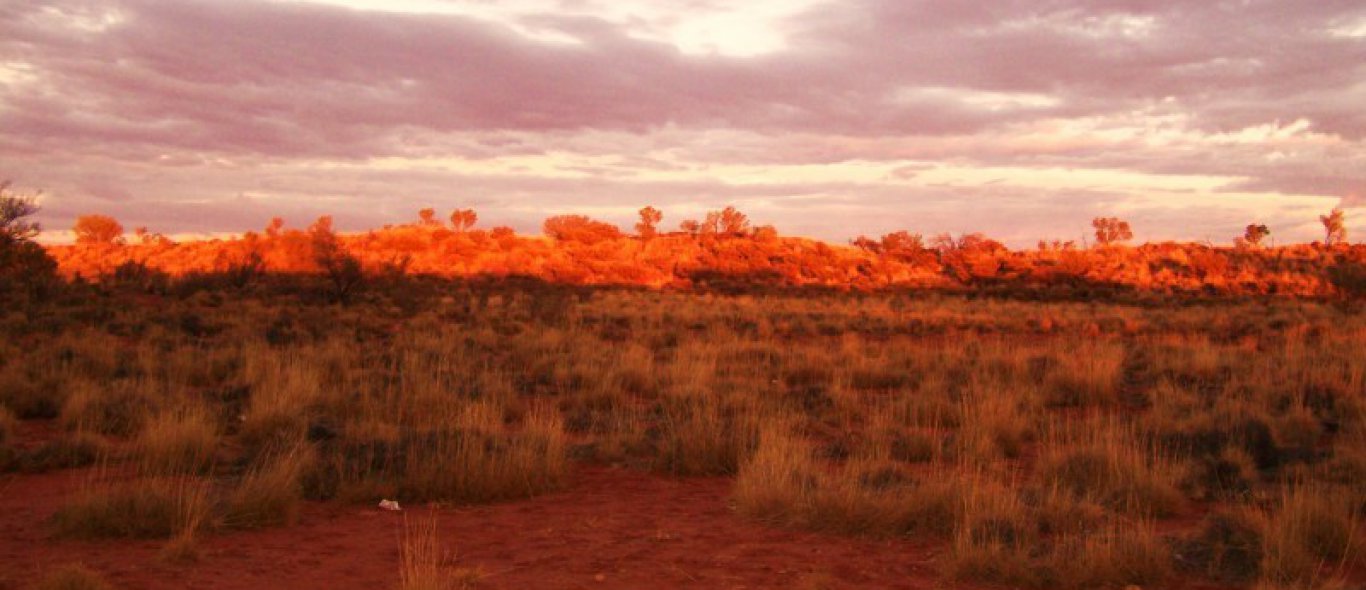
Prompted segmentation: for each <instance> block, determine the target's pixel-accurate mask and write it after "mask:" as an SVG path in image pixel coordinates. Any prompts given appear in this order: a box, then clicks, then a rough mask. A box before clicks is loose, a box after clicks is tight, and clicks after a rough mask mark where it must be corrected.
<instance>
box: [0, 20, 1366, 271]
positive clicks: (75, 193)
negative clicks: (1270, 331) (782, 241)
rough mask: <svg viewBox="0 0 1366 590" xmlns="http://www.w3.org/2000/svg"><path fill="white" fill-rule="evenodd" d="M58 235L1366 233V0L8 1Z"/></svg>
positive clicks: (3, 84)
mask: <svg viewBox="0 0 1366 590" xmlns="http://www.w3.org/2000/svg"><path fill="white" fill-rule="evenodd" d="M3 178H8V179H10V180H12V181H13V183H14V187H15V188H16V189H18V190H19V191H20V192H35V191H38V190H41V191H42V196H41V204H42V207H43V210H42V212H41V213H40V215H39V221H41V222H42V223H43V224H44V226H45V227H46V228H47V229H48V230H49V231H48V232H46V233H45V236H44V238H45V239H47V240H52V241H61V240H63V239H66V238H67V237H69V232H67V231H65V230H67V229H68V228H69V227H70V226H71V223H72V221H73V220H74V218H75V217H76V216H77V215H81V214H86V213H102V214H108V215H112V216H114V217H116V218H117V219H119V220H120V221H121V222H123V224H124V225H125V226H126V227H128V228H130V229H131V228H132V227H135V226H146V227H148V228H149V229H151V230H152V231H156V232H163V233H166V234H171V235H177V236H188V235H201V234H202V235H212V234H217V233H222V232H241V231H246V230H259V229H260V228H262V227H264V226H265V225H266V223H267V222H268V220H269V219H270V218H271V217H274V216H282V217H284V218H285V220H286V222H287V224H288V225H290V226H295V227H300V226H305V225H307V224H308V223H309V222H311V221H312V220H313V219H314V218H316V217H318V216H319V215H323V214H331V215H333V216H334V217H335V218H336V220H337V226H338V227H339V228H341V229H343V230H363V229H367V228H374V227H379V226H382V225H385V224H390V223H406V222H409V221H411V220H414V219H415V218H416V212H417V210H418V209H421V208H424V207H434V208H436V209H437V210H438V211H440V212H442V214H443V215H444V214H446V213H447V212H449V211H450V210H452V209H455V208H457V207H459V208H467V207H468V208H473V209H475V210H476V211H478V212H479V216H480V226H482V227H492V226H495V225H511V226H513V227H514V228H516V229H518V230H519V231H523V232H528V233H535V232H538V231H539V227H540V222H541V220H543V219H544V218H545V217H547V216H550V215H556V214H568V213H579V214H586V215H589V216H592V217H594V218H598V219H603V220H607V221H611V222H614V223H618V224H620V225H621V226H622V227H623V228H629V227H630V225H631V223H633V222H634V219H635V211H636V210H637V209H639V208H640V207H642V206H645V205H653V206H655V207H657V208H659V209H660V210H662V211H663V212H664V223H663V225H665V226H669V227H676V225H677V223H678V222H680V221H682V220H684V219H688V218H695V217H699V216H700V215H702V214H703V212H705V211H707V210H711V209H719V208H721V207H724V206H727V205H734V206H736V207H738V208H739V209H740V210H742V211H744V212H746V213H748V214H749V216H750V218H751V219H752V220H753V221H754V222H755V223H759V224H773V225H775V226H777V228H778V229H779V231H780V233H783V234H786V235H803V236H809V237H816V238H821V239H826V240H831V241H845V240H848V239H850V238H852V237H854V236H857V235H860V234H866V235H879V234H882V233H887V232H891V231H896V230H903V229H904V230H910V231H913V232H919V233H923V234H925V235H934V234H938V233H940V232H952V233H962V232H983V233H985V234H987V235H988V236H991V237H994V238H997V239H999V240H1002V241H1004V242H1006V243H1007V244H1010V245H1014V246H1030V245H1033V244H1034V243H1035V242H1037V241H1038V240H1040V239H1049V240H1052V239H1063V240H1078V241H1079V242H1080V240H1081V239H1082V238H1083V236H1084V235H1086V234H1087V233H1088V230H1089V222H1090V220H1091V219H1092V218H1094V217H1097V216H1118V217H1121V218H1123V219H1126V220H1128V221H1129V222H1130V223H1131V224H1132V226H1133V228H1134V232H1135V234H1136V238H1137V239H1138V240H1140V241H1160V240H1168V239H1179V240H1196V241H1206V240H1209V241H1211V242H1214V243H1216V244H1226V243H1229V242H1230V241H1231V240H1232V238H1233V237H1234V236H1236V235H1239V234H1241V232H1242V228H1243V227H1244V226H1246V225H1247V224H1248V223H1252V222H1258V223H1265V224H1267V225H1268V226H1270V228H1271V231H1272V236H1271V237H1272V238H1273V239H1275V240H1277V241H1279V242H1290V241H1308V240H1312V239H1315V238H1321V237H1322V227H1321V225H1320V224H1319V221H1318V216H1319V215H1320V214H1322V213H1325V212H1327V211H1328V210H1330V209H1332V208H1333V207H1343V208H1345V209H1346V210H1347V218H1348V228H1349V234H1350V235H1349V237H1350V238H1351V239H1353V240H1357V239H1360V238H1361V237H1362V236H1363V235H1366V3H1363V2H1361V1H1360V0H1348V1H1344V0H1315V1H1313V2H1303V1H1269V0H1228V1H1223V0H1147V1H1138V0H1030V1H1023V0H999V1H993V2H965V1H962V0H834V1H823V0H780V1H773V0H747V1H746V2H725V1H721V0H676V1H664V0H656V1H651V2H627V1H624V0H504V1H497V0H308V1H286V0H222V1H210V0H47V1H34V0H4V1H3V2H0V179H3Z"/></svg>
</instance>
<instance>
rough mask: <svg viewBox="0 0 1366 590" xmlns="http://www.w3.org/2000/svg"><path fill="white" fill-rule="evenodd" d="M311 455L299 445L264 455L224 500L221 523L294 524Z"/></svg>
mask: <svg viewBox="0 0 1366 590" xmlns="http://www.w3.org/2000/svg"><path fill="white" fill-rule="evenodd" d="M310 460H311V457H310V456H309V455H308V454H307V453H306V452H305V451H304V450H303V449H301V448H297V447H296V448H295V449H291V450H289V451H285V452H281V453H278V454H275V455H273V456H267V457H265V458H264V459H263V460H262V461H261V462H260V463H259V464H258V465H257V466H255V467H253V468H252V469H250V470H248V471H247V473H246V475H244V476H243V477H242V480H241V481H240V482H238V484H237V487H236V488H234V489H233V490H232V491H231V492H229V493H228V495H227V497H226V498H225V499H224V502H223V514H222V523H223V526H225V527H230V528H261V527H267V526H287V525H291V524H294V522H295V520H296V519H297V518H298V515H299V506H300V504H301V503H302V502H303V485H302V481H303V479H302V478H303V475H304V472H305V470H306V469H308V467H309V462H310Z"/></svg>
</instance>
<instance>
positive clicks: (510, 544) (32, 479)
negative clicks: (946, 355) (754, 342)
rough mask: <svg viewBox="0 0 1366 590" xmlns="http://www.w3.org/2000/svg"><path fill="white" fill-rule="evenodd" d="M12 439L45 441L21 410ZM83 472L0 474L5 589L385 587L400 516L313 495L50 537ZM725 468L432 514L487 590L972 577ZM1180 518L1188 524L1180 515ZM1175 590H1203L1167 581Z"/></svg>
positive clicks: (597, 474) (899, 583)
mask: <svg viewBox="0 0 1366 590" xmlns="http://www.w3.org/2000/svg"><path fill="white" fill-rule="evenodd" d="M20 432H21V438H24V439H30V440H29V441H28V442H36V441H38V440H44V439H48V438H51V436H52V435H53V434H54V430H53V428H52V426H51V425H50V424H46V423H43V422H27V423H24V424H23V425H22V427H21V431H20ZM89 474H90V469H76V470H67V471H58V472H53V473H44V474H5V475H0V590H10V589H21V588H27V587H28V586H29V585H30V584H32V583H33V582H34V581H36V580H38V579H40V578H41V577H42V576H43V575H45V574H46V573H47V572H50V571H52V570H54V569H56V568H58V567H61V566H63V565H65V564H69V563H72V562H80V563H83V564H85V565H86V566H87V567H90V568H92V569H95V570H98V571H100V572H102V573H103V574H104V575H105V576H106V577H107V579H109V581H111V582H112V583H114V584H115V586H116V587H118V588H129V589H133V588H138V589H141V588H148V589H158V588H197V589H198V588H205V589H211V588H212V589H243V590H246V589H251V590H256V589H269V588H329V589H337V588H367V589H372V588H373V589H386V588H394V587H396V585H397V583H398V567H399V566H398V563H399V561H398V559H399V551H398V543H399V537H400V535H401V534H402V531H403V519H404V515H407V516H408V518H425V517H427V516H428V514H429V513H430V511H429V508H428V507H425V506H408V507H406V508H407V509H406V511H405V512H403V513H392V512H384V511H381V510H379V509H378V508H376V507H372V506H355V505H349V506H348V505H339V504H325V503H310V504H307V505H306V506H305V507H304V509H303V511H302V514H301V515H300V519H299V522H298V523H297V524H296V525H294V526H291V527H285V528H270V529H264V530H259V531H230V532H215V533H209V534H205V535H204V536H203V537H202V538H201V539H200V541H199V548H200V554H201V555H200V559H199V560H198V561H197V562H196V563H192V564H186V565H170V564H167V563H164V562H162V561H161V560H159V559H158V554H159V553H160V551H161V549H162V547H163V546H164V545H165V543H166V542H165V541H128V540H105V541H69V540H58V539H53V538H52V536H51V531H50V528H49V527H48V524H47V522H48V520H49V518H50V517H51V515H52V514H53V513H54V512H55V511H56V510H57V508H58V507H59V506H60V505H61V504H62V503H63V502H64V501H65V500H66V498H67V497H69V496H70V495H71V494H73V493H76V492H77V491H78V490H79V489H80V487H81V484H82V481H84V480H85V479H86V478H87V477H89ZM732 486H733V481H732V480H731V479H728V478H682V479H680V478H668V477H661V476H658V475H652V474H649V473H642V472H640V471H635V470H630V469H618V468H608V467H585V466H580V467H578V468H577V469H576V470H575V472H574V476H573V478H572V480H571V482H570V484H569V485H568V486H567V487H566V488H565V489H564V490H563V491H560V492H557V493H553V494H547V495H544V496H541V497H538V498H534V499H531V500H527V501H521V502H510V503H504V504H495V505H489V506H476V507H463V508H445V509H441V510H438V511H437V514H438V519H439V520H438V522H439V525H438V530H439V535H440V538H441V541H442V543H443V545H445V547H446V548H447V549H448V550H451V551H453V552H455V554H456V562H457V564H458V565H460V566H464V567H477V568H479V569H480V570H481V571H482V572H483V574H484V577H483V578H482V579H481V582H480V587H481V588H494V589H497V588H517V589H521V588H552V589H558V588H565V589H571V588H593V589H612V588H733V589H740V588H811V589H816V588H907V589H922V588H978V587H979V586H976V585H971V584H956V583H952V582H947V581H945V580H943V579H942V577H941V576H940V575H939V573H938V568H937V567H936V563H935V557H936V556H937V555H938V554H940V553H941V552H943V551H944V550H945V549H946V547H945V545H944V543H943V542H939V541H932V540H907V539H895V540H872V539H854V538H848V537H842V536H836V535H826V534H818V533H809V532H802V531H794V530H785V529H779V528H773V527H769V526H765V525H763V524H760V523H757V522H754V521H751V520H748V519H745V518H743V517H740V516H738V515H736V514H734V512H732V511H731V509H730V508H729V496H730V492H731V488H732ZM1187 524H1188V525H1189V524H1190V523H1187ZM1173 582H1174V583H1173V584H1168V585H1167V586H1165V587H1169V588H1212V586H1206V585H1203V584H1195V585H1190V584H1183V583H1179V582H1177V581H1173Z"/></svg>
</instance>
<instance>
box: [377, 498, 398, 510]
mask: <svg viewBox="0 0 1366 590" xmlns="http://www.w3.org/2000/svg"><path fill="white" fill-rule="evenodd" d="M379 509H380V510H388V511H390V512H398V511H400V510H403V508H401V507H399V505H398V500H380V501H379Z"/></svg>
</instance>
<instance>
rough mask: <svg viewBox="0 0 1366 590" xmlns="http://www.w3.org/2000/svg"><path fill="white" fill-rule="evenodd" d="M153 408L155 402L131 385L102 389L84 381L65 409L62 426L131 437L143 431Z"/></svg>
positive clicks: (69, 398)
mask: <svg viewBox="0 0 1366 590" xmlns="http://www.w3.org/2000/svg"><path fill="white" fill-rule="evenodd" d="M151 407H152V404H151V401H150V400H149V399H148V398H147V397H146V396H144V395H143V394H141V393H139V392H138V391H137V390H135V389H134V388H133V387H132V386H130V385H127V384H121V385H118V386H114V387H101V386H99V385H96V384H94V383H91V382H88V381H81V382H78V384H77V385H76V387H75V388H73V389H72V391H71V394H70V395H69V396H67V398H66V403H64V404H63V405H62V423H63V424H65V425H66V427H67V429H68V430H85V431H89V432H96V433H99V434H105V435H112V436H130V435H133V434H135V433H137V432H138V430H140V429H141V428H142V425H143V423H144V422H145V421H146V420H147V416H148V413H149V412H150V411H151Z"/></svg>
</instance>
